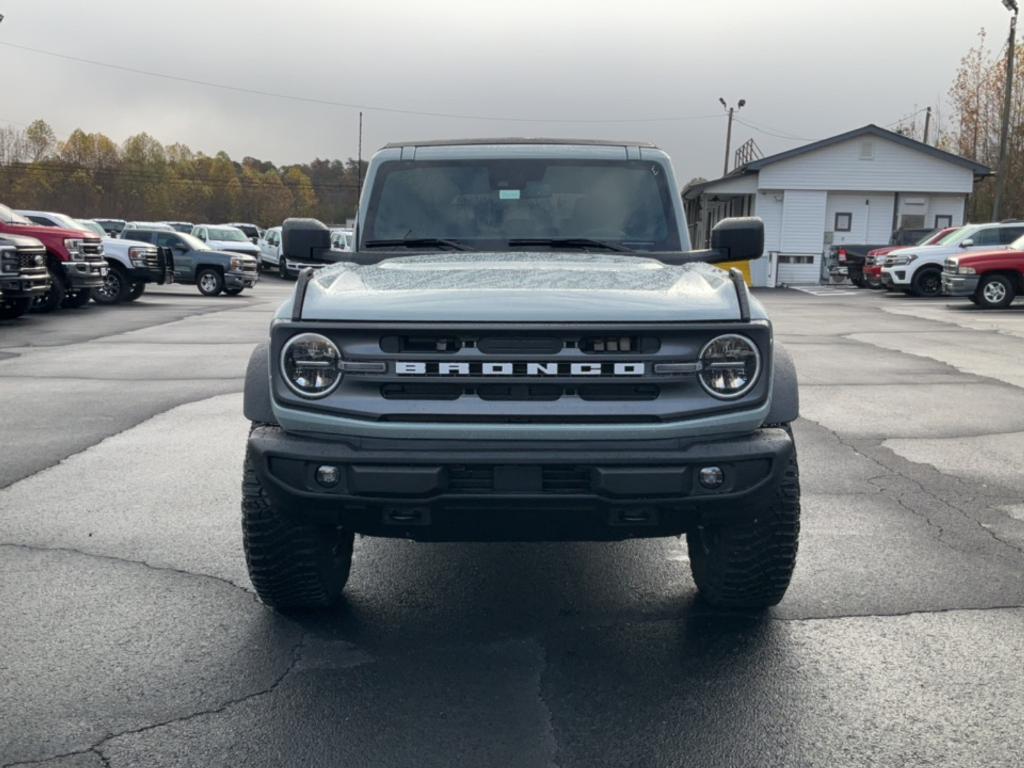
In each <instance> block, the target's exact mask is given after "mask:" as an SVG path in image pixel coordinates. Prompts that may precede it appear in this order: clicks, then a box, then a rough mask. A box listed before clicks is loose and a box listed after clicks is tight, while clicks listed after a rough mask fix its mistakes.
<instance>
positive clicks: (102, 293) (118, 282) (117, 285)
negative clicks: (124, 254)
mask: <svg viewBox="0 0 1024 768" xmlns="http://www.w3.org/2000/svg"><path fill="white" fill-rule="evenodd" d="M129 291H131V287H130V284H129V282H128V275H126V274H125V272H124V270H123V269H121V268H120V267H115V266H111V267H110V269H108V270H107V275H106V277H104V278H103V285H101V286H100V287H99V288H93V289H92V300H93V301H95V302H96V303H97V304H117V303H118V302H120V301H124V300H125V299H126V298H128V292H129Z"/></svg>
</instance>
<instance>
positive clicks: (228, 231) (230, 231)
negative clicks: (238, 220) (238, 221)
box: [207, 227, 249, 243]
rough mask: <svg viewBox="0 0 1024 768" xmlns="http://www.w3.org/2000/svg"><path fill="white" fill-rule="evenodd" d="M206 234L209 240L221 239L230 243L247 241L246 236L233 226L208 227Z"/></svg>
mask: <svg viewBox="0 0 1024 768" xmlns="http://www.w3.org/2000/svg"><path fill="white" fill-rule="evenodd" d="M207 232H208V233H209V234H208V235H207V236H208V237H209V239H210V240H222V241H226V242H231V243H247V242H249V238H247V237H246V236H245V235H244V234H242V231H241V230H240V229H235V228H234V227H210V228H209V229H208V230H207Z"/></svg>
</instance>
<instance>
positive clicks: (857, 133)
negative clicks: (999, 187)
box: [684, 123, 992, 195]
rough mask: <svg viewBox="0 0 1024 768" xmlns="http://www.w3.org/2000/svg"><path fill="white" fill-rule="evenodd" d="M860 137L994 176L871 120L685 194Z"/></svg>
mask: <svg viewBox="0 0 1024 768" xmlns="http://www.w3.org/2000/svg"><path fill="white" fill-rule="evenodd" d="M861 136H877V137H878V138H881V139H886V140H888V141H894V142H896V143H897V144H902V145H903V146H905V147H909V148H911V149H916V150H918V151H919V152H924V153H925V154H926V155H931V156H932V157H935V158H938V159H939V160H944V161H946V162H947V163H953V164H954V165H959V166H961V167H962V168H967V169H969V170H970V171H972V172H973V173H974V175H975V176H990V175H992V169H991V168H989V167H988V166H987V165H983V164H982V163H978V162H975V161H974V160H968V159H967V158H966V157H961V156H960V155H955V154H953V153H952V152H946V151H945V150H942V149H939V148H938V147H933V146H932V145H930V144H925V143H924V142H923V141H918V140H917V139H912V138H910V137H909V136H904V135H903V134H902V133H896V132H895V131H889V130H886V129H885V128H880V127H879V126H877V125H875V124H874V123H869V124H868V125H865V126H863V127H861V128H855V129H853V130H852V131H847V132H846V133H840V134H838V135H836V136H830V137H829V138H827V139H821V140H820V141H812V142H811V143H810V144H804V145H803V146H801V147H796V148H795V149H789V150H786V151H785V152H779V153H777V154H774V155H769V156H768V157H762V158H760V159H759V160H752V161H751V162H749V163H747V164H746V165H741V166H740V167H739V168H735V169H734V170H732V171H730V172H729V173H728V174H727V175H725V176H722V177H721V178H718V179H712V180H711V181H702V182H701V183H699V184H694V185H693V186H690V187H687V188H686V189H685V190H684V194H685V195H689V194H691V193H694V192H696V193H697V194H699V193H700V192H701V191H702V190H703V189H704V187H706V186H708V185H709V184H715V183H717V182H719V181H724V180H725V179H733V178H738V177H740V176H746V175H747V174H749V173H753V172H755V171H759V170H761V169H762V168H764V167H765V166H766V165H771V164H772V163H778V162H781V161H783V160H789V159H790V158H793V157H799V156H800V155H804V154H807V153H809V152H814V151H816V150H819V149H824V148H825V147H830V146H832V145H833V144H840V143H842V142H844V141H849V140H850V139H856V138H860V137H861Z"/></svg>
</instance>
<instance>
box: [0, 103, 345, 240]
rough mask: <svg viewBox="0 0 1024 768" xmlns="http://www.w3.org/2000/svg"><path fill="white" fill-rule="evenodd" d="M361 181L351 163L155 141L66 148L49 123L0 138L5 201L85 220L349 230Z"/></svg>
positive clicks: (91, 140)
mask: <svg viewBox="0 0 1024 768" xmlns="http://www.w3.org/2000/svg"><path fill="white" fill-rule="evenodd" d="M357 176H358V173H357V166H356V161H354V160H352V159H349V160H348V161H344V162H343V161H340V160H314V161H313V162H311V163H306V164H302V165H291V166H283V167H277V166H275V165H274V164H273V163H270V162H267V161H262V160H257V159H256V158H252V157H246V158H243V159H242V160H241V162H238V161H235V160H232V159H231V158H230V157H229V156H228V155H227V154H226V153H224V152H218V153H217V154H216V155H213V156H210V155H205V154H203V153H201V152H194V151H192V150H191V149H189V148H188V147H186V146H185V145H183V144H171V145H168V146H165V145H163V144H161V143H160V142H158V141H157V140H156V139H154V138H153V137H152V136H150V135H148V134H146V133H140V134H138V135H137V136H132V137H130V138H128V139H127V140H125V141H124V142H123V143H121V144H117V143H115V142H114V141H112V140H111V139H110V138H108V137H107V136H104V135H103V134H102V133H86V132H84V131H81V130H76V131H74V132H72V133H71V135H70V136H68V137H67V138H66V139H65V140H63V141H60V140H58V138H57V137H56V135H55V134H54V131H53V129H52V128H50V126H49V125H47V124H46V123H45V122H44V121H42V120H37V121H35V122H34V123H32V124H31V125H30V126H28V127H27V128H25V129H18V128H10V127H9V128H0V201H2V202H4V203H6V204H7V205H9V206H11V207H14V208H29V209H36V210H50V211H59V212H62V213H67V214H69V215H72V216H78V217H83V218H85V217H116V218H124V219H130V220H142V221H161V220H181V221H193V222H223V221H250V222H254V223H256V224H260V225H262V226H272V225H276V224H280V223H281V221H282V220H283V219H285V218H286V217H288V216H314V217H316V218H319V219H321V220H322V221H325V222H328V223H336V222H338V223H340V222H344V221H345V219H346V218H348V217H350V216H352V215H353V213H354V211H355V206H356V201H357V199H358V194H357Z"/></svg>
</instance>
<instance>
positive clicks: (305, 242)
mask: <svg viewBox="0 0 1024 768" xmlns="http://www.w3.org/2000/svg"><path fill="white" fill-rule="evenodd" d="M329 250H331V230H330V229H328V228H327V226H326V225H325V224H324V223H323V222H322V221H319V220H318V219H285V221H284V224H282V225H281V252H282V253H283V254H284V255H285V256H288V257H291V258H293V259H298V260H300V261H301V260H303V259H308V258H311V257H315V256H316V255H317V254H319V253H320V252H321V251H329Z"/></svg>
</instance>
